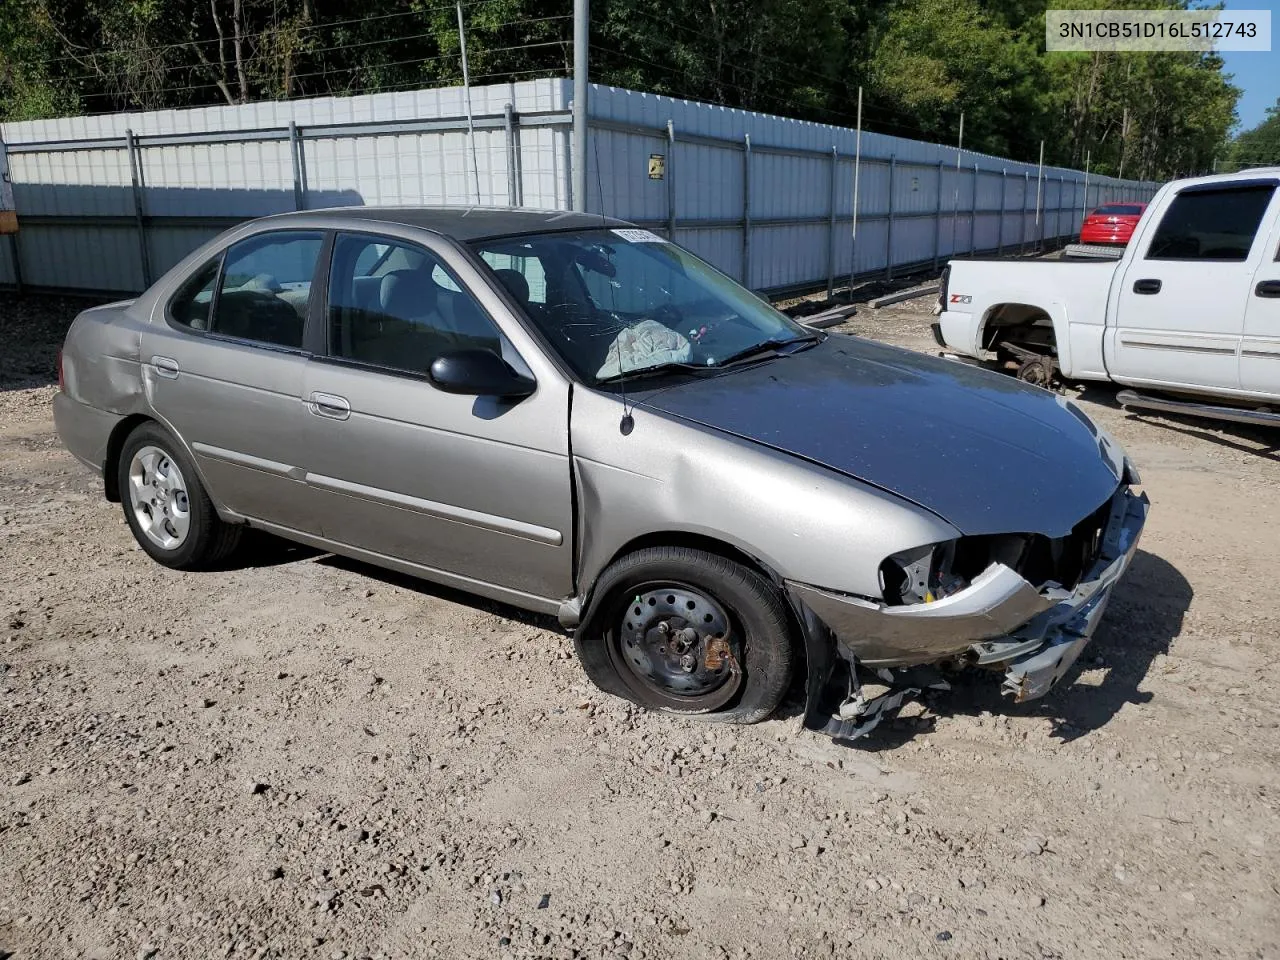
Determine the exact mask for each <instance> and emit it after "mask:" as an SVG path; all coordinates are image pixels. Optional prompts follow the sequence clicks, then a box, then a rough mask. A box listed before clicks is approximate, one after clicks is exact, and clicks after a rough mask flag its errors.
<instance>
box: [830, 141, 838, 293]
mask: <svg viewBox="0 0 1280 960" xmlns="http://www.w3.org/2000/svg"><path fill="white" fill-rule="evenodd" d="M839 172H840V153H839V152H838V151H837V150H836V145H835V144H834V143H833V144H832V145H831V216H830V218H829V219H828V221H827V299H828V300H830V299H831V298H832V296H834V295H835V292H836V201H837V200H838V199H839V195H838V187H837V186H836V177H837V175H838V174H839Z"/></svg>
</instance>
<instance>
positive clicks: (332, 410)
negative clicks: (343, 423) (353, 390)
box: [308, 393, 351, 420]
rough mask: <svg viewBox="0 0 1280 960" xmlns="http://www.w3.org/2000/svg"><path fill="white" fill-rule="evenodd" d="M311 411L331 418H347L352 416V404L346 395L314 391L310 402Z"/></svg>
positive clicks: (318, 415)
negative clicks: (340, 395)
mask: <svg viewBox="0 0 1280 960" xmlns="http://www.w3.org/2000/svg"><path fill="white" fill-rule="evenodd" d="M308 406H309V407H310V408H311V412H312V413H314V414H315V415H316V416H317V417H328V418H329V419H330V420H346V419H347V418H348V417H350V416H351V404H349V403H348V402H347V400H346V398H345V397H339V396H337V395H335V394H332V393H313V394H311V402H310V403H309V404H308Z"/></svg>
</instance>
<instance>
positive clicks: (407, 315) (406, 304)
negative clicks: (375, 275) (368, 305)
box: [378, 270, 436, 320]
mask: <svg viewBox="0 0 1280 960" xmlns="http://www.w3.org/2000/svg"><path fill="white" fill-rule="evenodd" d="M378 301H379V303H381V304H382V312H383V313H385V314H388V315H390V316H393V317H399V318H401V319H406V320H407V319H412V318H415V317H425V316H427V315H428V314H430V313H432V312H433V311H434V310H435V308H436V284H435V281H434V280H432V279H431V273H430V272H429V271H427V270H396V271H395V272H393V273H388V274H387V275H386V276H385V277H383V278H382V285H381V287H379V289H378Z"/></svg>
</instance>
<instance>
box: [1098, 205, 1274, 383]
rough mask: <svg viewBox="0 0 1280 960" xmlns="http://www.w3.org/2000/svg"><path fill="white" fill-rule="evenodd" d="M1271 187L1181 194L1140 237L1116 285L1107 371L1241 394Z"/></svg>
mask: <svg viewBox="0 0 1280 960" xmlns="http://www.w3.org/2000/svg"><path fill="white" fill-rule="evenodd" d="M1273 191H1274V186H1273V185H1272V184H1271V183H1270V182H1266V183H1256V182H1255V183H1243V184H1218V183H1214V184H1205V185H1196V186H1191V187H1187V188H1185V189H1183V190H1182V191H1180V192H1179V193H1178V195H1177V196H1175V197H1174V198H1173V200H1172V201H1171V202H1170V204H1169V205H1168V206H1167V207H1166V208H1165V211H1164V213H1163V215H1162V216H1161V218H1160V222H1159V223H1158V224H1155V225H1149V226H1148V227H1147V228H1146V229H1145V230H1144V231H1143V232H1142V235H1141V236H1140V237H1135V239H1134V242H1135V243H1136V244H1137V245H1138V246H1137V249H1136V250H1135V251H1134V254H1135V255H1134V256H1133V258H1132V259H1131V260H1130V261H1129V265H1128V267H1127V269H1126V270H1125V272H1124V276H1123V277H1121V278H1120V280H1119V282H1120V285H1121V286H1120V290H1119V293H1118V296H1117V298H1116V300H1115V301H1114V316H1115V326H1114V327H1113V328H1112V329H1111V330H1109V331H1108V338H1107V342H1108V347H1109V349H1108V352H1107V370H1108V372H1109V373H1110V374H1111V377H1112V378H1113V379H1115V380H1118V381H1120V382H1122V383H1138V384H1148V385H1151V386H1157V387H1159V386H1167V387H1187V388H1190V389H1195V388H1211V389H1221V390H1229V391H1235V390H1239V388H1240V338H1241V334H1242V332H1243V327H1244V311H1245V305H1246V303H1247V300H1248V296H1249V293H1250V289H1249V288H1250V281H1251V279H1252V278H1253V275H1254V272H1255V271H1256V270H1257V266H1258V259H1259V258H1260V256H1261V248H1262V244H1261V243H1260V242H1258V238H1257V234H1258V233H1259V229H1258V228H1259V224H1260V223H1262V219H1263V214H1264V212H1265V211H1266V209H1267V206H1268V204H1269V203H1270V201H1271V195H1272V193H1273Z"/></svg>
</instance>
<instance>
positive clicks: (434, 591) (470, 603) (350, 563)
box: [316, 551, 565, 634]
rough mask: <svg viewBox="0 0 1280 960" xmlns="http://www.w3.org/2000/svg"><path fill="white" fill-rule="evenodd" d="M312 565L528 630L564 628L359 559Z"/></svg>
mask: <svg viewBox="0 0 1280 960" xmlns="http://www.w3.org/2000/svg"><path fill="white" fill-rule="evenodd" d="M317 553H318V551H317ZM316 563H320V564H323V565H325V566H326V567H334V568H336V569H338V570H346V571H348V572H350V573H354V574H358V575H360V576H362V577H367V578H368V579H370V580H378V581H381V582H382V583H385V584H387V585H388V586H392V587H401V588H402V589H405V590H412V591H413V592H414V593H418V594H421V595H422V596H424V597H438V598H439V599H441V600H448V601H449V602H450V603H458V604H462V605H463V606H467V607H471V608H472V609H474V610H480V611H483V612H484V613H491V614H493V615H494V616H498V617H502V618H503V619H505V620H515V621H518V622H519V623H524V624H527V625H529V626H531V627H538V628H540V629H543V630H551V631H554V632H555V633H560V634H563V633H564V632H565V631H564V628H563V627H561V626H560V622H559V621H558V620H557V619H556V618H555V617H554V616H552V615H551V614H543V613H534V612H532V611H530V610H522V609H521V608H520V607H513V606H511V605H510V604H507V603H503V602H502V601H500V600H490V599H489V598H488V597H481V596H479V595H477V594H474V593H467V592H466V591H465V590H457V589H455V588H453V587H446V586H443V585H442V584H438V583H432V582H431V581H429V580H422V579H419V578H418V577H413V576H410V575H409V574H407V573H397V572H396V571H395V570H388V569H386V568H385V567H375V566H374V565H373V564H371V563H365V562H364V561H363V560H353V559H351V558H350V557H343V556H340V555H338V554H336V553H330V554H324V555H323V556H320V557H319V559H318V560H316Z"/></svg>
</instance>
